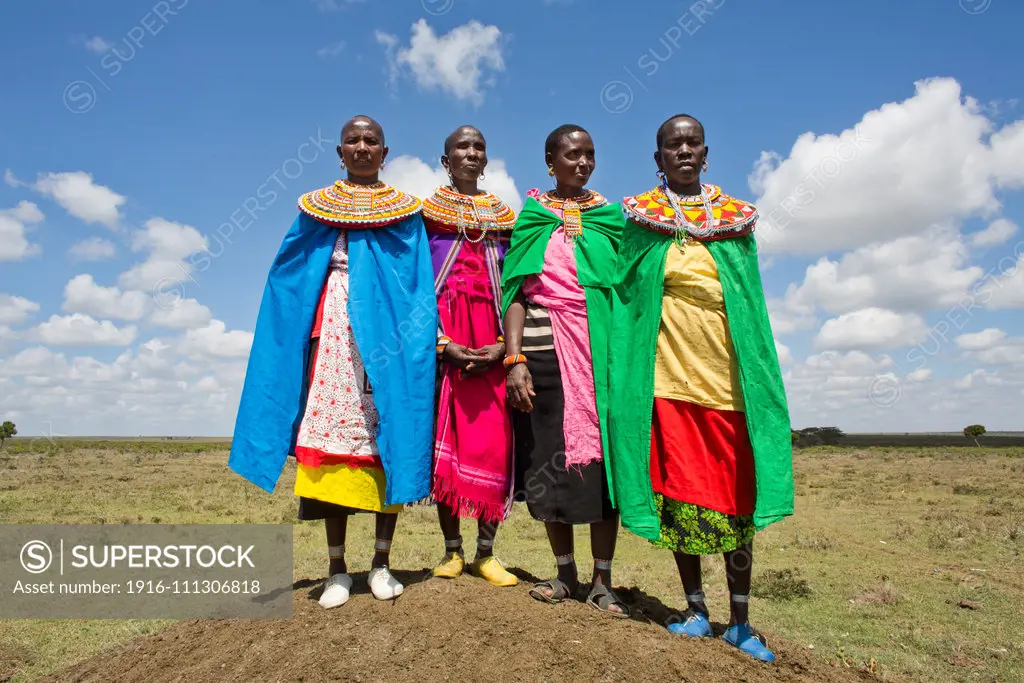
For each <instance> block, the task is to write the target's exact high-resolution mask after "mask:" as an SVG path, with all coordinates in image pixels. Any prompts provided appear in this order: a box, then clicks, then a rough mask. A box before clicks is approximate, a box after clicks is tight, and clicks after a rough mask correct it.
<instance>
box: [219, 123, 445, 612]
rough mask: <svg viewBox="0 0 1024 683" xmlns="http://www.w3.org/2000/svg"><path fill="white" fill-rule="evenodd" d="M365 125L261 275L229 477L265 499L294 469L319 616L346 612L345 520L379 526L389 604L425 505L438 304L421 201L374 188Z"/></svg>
mask: <svg viewBox="0 0 1024 683" xmlns="http://www.w3.org/2000/svg"><path fill="white" fill-rule="evenodd" d="M387 154H388V148H387V147H386V146H385V144H384V132H383V130H382V128H381V126H380V124H378V123H377V122H376V121H374V120H373V119H371V118H369V117H365V116H357V117H355V118H353V119H352V120H350V121H349V122H348V123H346V124H345V126H344V127H343V128H342V131H341V144H340V145H338V155H339V156H340V157H341V160H342V164H341V167H342V169H347V171H348V173H347V178H346V179H344V180H339V181H337V182H335V183H334V185H332V186H330V187H326V188H323V189H320V190H316V191H314V192H309V193H307V194H304V195H303V196H302V197H301V198H300V199H299V210H300V214H299V216H298V218H297V219H296V220H295V223H294V224H293V225H292V229H291V230H290V231H289V233H288V235H287V236H286V237H285V239H284V243H283V244H282V246H281V249H280V251H279V253H278V255H277V258H276V259H275V261H274V264H273V266H272V267H271V271H270V276H269V278H268V280H267V285H266V289H265V291H264V294H263V301H262V303H261V305H260V313H259V318H258V320H257V323H256V332H255V339H254V341H253V347H252V351H251V353H250V357H249V367H248V370H247V372H246V379H245V386H244V388H243V392H242V400H241V404H240V406H239V411H238V418H237V421H236V425H235V435H234V440H233V442H232V448H231V458H230V462H229V465H230V467H231V468H232V469H233V470H235V471H236V472H238V473H239V474H241V475H242V476H244V477H245V478H246V479H248V480H250V481H252V482H253V483H255V484H257V485H258V486H261V487H262V488H264V489H266V490H268V491H273V490H274V486H275V485H276V483H277V480H278V478H279V477H280V474H281V470H282V467H283V465H284V461H285V459H286V458H287V456H288V454H294V455H295V457H296V460H297V461H298V468H297V473H296V479H295V493H296V495H298V496H299V515H298V516H299V518H300V519H303V520H309V519H323V520H324V522H325V525H326V530H327V546H328V555H329V558H330V568H329V574H328V576H329V578H328V579H327V582H326V583H325V585H324V591H323V595H322V597H321V598H320V604H321V605H322V606H323V607H325V608H331V607H338V606H340V605H342V604H344V603H345V602H346V601H347V600H348V598H349V594H350V591H351V588H352V579H351V577H349V575H348V567H347V565H346V563H345V535H346V527H347V520H348V515H350V514H352V513H354V512H360V511H366V512H374V513H376V515H377V524H376V537H377V538H376V544H375V545H374V549H375V554H374V557H373V561H372V564H371V569H370V572H369V574H368V576H367V580H368V583H369V586H370V590H371V592H372V593H373V595H374V596H375V597H376V598H378V599H381V600H387V599H391V598H394V597H397V596H398V595H400V594H401V593H402V592H403V590H404V587H403V586H402V584H401V583H400V582H399V581H398V580H397V579H395V577H394V576H393V575H392V574H391V572H390V571H389V569H388V564H389V555H390V550H391V542H392V539H393V538H394V533H395V527H396V524H397V521H398V513H399V511H400V510H401V508H402V505H403V504H406V503H412V502H416V501H419V500H422V499H425V498H427V497H428V496H429V493H430V469H431V455H432V450H433V427H432V419H433V410H434V403H433V402H434V369H435V365H434V364H435V357H434V353H435V342H436V329H437V304H436V301H435V300H434V296H433V294H434V290H433V280H434V277H433V268H432V265H431V260H430V250H429V246H428V243H427V237H426V232H425V230H424V227H423V221H422V218H421V216H420V210H421V202H420V200H418V199H416V198H415V197H412V196H411V195H408V194H405V193H404V192H401V191H400V190H398V189H396V188H393V187H391V186H389V185H386V184H385V183H382V182H380V179H379V173H380V169H381V168H382V167H383V166H384V160H385V158H386V157H387Z"/></svg>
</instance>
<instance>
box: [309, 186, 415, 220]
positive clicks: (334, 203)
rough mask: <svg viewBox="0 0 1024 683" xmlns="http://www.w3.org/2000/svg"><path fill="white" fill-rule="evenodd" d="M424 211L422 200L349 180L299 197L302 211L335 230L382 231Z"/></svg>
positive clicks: (393, 188)
mask: <svg viewBox="0 0 1024 683" xmlns="http://www.w3.org/2000/svg"><path fill="white" fill-rule="evenodd" d="M421 207H422V202H420V200H419V199H417V198H416V197H413V196H412V195H409V194H406V193H404V192H402V191H401V190H399V189H397V188H395V187H392V186H391V185H388V184H387V183H382V182H376V183H374V184H372V185H356V184H355V183H353V182H350V181H349V180H347V179H344V180H337V181H335V183H334V185H331V186H329V187H324V188H321V189H319V190H314V191H313V192H307V193H306V194H304V195H302V196H301V197H299V210H300V211H302V212H303V213H305V214H307V215H308V216H311V217H313V218H315V219H316V220H318V221H320V222H322V223H327V224H330V225H335V226H341V225H348V224H351V225H352V226H353V227H364V228H369V227H380V226H383V225H389V224H391V223H396V222H398V221H400V220H402V219H403V218H405V217H407V216H411V215H412V214H415V213H416V212H418V211H419V210H420V208H421Z"/></svg>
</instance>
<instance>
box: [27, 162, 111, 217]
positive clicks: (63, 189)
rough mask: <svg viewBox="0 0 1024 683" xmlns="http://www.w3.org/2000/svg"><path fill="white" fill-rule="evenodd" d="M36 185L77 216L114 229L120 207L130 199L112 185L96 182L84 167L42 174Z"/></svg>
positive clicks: (37, 189) (38, 189)
mask: <svg viewBox="0 0 1024 683" xmlns="http://www.w3.org/2000/svg"><path fill="white" fill-rule="evenodd" d="M33 187H34V188H35V190H36V191H37V192H40V193H42V194H45V195H48V196H50V197H52V198H53V199H54V200H55V201H56V202H57V203H58V204H60V205H61V206H62V207H64V209H65V210H66V211H67V212H68V213H70V214H71V215H72V216H74V217H75V218H79V219H81V220H83V221H85V222H86V223H101V224H103V225H105V226H107V227H108V228H112V229H113V228H116V227H117V224H118V221H119V220H120V218H121V215H120V212H119V209H120V207H121V206H122V205H123V204H124V203H125V202H126V201H127V199H126V198H125V197H123V196H122V195H119V194H117V193H116V192H114V191H113V190H111V189H110V188H109V187H105V186H103V185H97V184H95V183H94V182H93V179H92V174H90V173H86V172H85V171H72V172H69V173H47V174H46V175H40V176H39V179H38V180H37V181H36V183H35V185H33Z"/></svg>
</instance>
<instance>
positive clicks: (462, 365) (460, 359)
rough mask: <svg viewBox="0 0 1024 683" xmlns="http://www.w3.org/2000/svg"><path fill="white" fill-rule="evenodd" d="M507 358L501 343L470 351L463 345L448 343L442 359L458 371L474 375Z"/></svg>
mask: <svg viewBox="0 0 1024 683" xmlns="http://www.w3.org/2000/svg"><path fill="white" fill-rule="evenodd" d="M504 357H505V345H504V344H503V343H501V342H498V343H496V344H489V345H487V346H484V347H481V348H479V349H470V348H467V347H465V346H463V345H462V344H456V343H455V342H448V344H447V345H446V346H445V347H444V354H442V356H441V358H442V359H444V362H445V363H448V365H451V366H452V367H454V368H457V369H458V370H460V371H462V372H465V373H468V374H471V375H474V374H479V373H481V372H484V371H485V370H488V369H489V368H490V367H491V366H492V365H494V364H495V363H497V362H499V361H501V360H502V359H503V358H504Z"/></svg>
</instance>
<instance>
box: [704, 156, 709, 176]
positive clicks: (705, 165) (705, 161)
mask: <svg viewBox="0 0 1024 683" xmlns="http://www.w3.org/2000/svg"><path fill="white" fill-rule="evenodd" d="M707 171H708V160H707V159H705V160H704V172H705V173H707Z"/></svg>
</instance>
